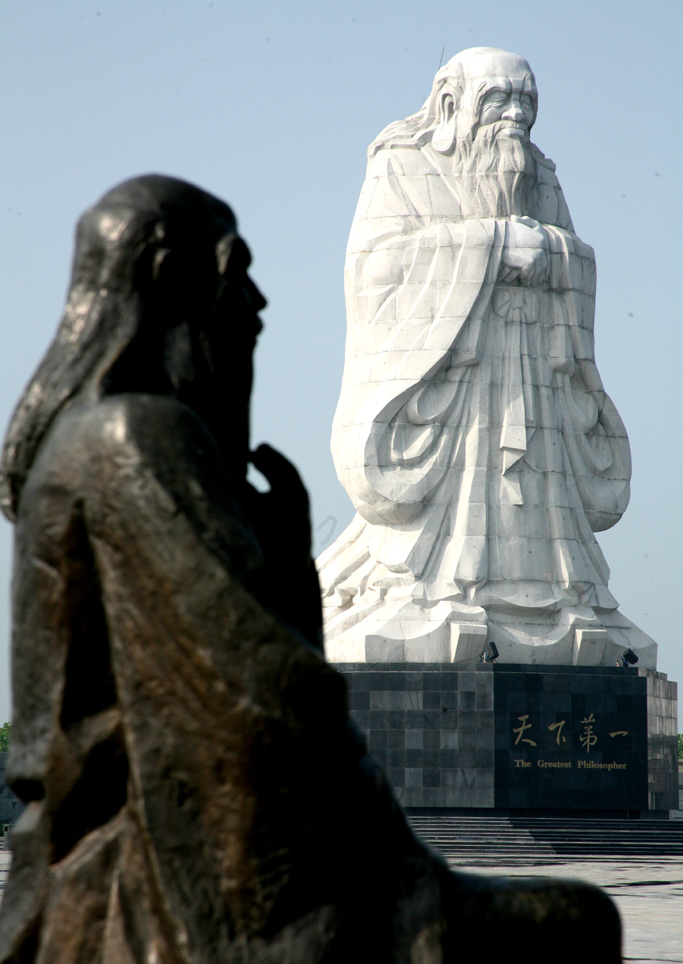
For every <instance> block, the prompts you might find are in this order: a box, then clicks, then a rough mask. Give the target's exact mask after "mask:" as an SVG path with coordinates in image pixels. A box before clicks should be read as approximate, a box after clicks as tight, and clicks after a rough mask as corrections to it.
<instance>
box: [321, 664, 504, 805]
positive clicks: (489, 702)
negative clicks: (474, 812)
mask: <svg viewBox="0 0 683 964" xmlns="http://www.w3.org/2000/svg"><path fill="white" fill-rule="evenodd" d="M485 668H486V667H485ZM339 669H341V670H342V671H343V672H344V675H345V676H346V679H347V681H348V684H349V696H350V704H351V712H352V715H353V718H354V719H355V721H356V723H357V724H358V726H359V727H360V728H361V729H362V730H363V732H364V733H365V735H366V737H367V740H368V745H369V747H370V752H371V753H372V755H373V757H374V758H375V759H376V760H377V762H378V763H379V764H380V765H381V766H382V767H383V768H384V770H385V772H386V774H387V777H388V779H389V782H390V783H391V785H392V787H393V789H394V792H395V794H396V796H397V797H398V800H399V802H400V803H402V804H403V805H404V806H406V807H492V806H493V764H494V753H493V676H492V674H491V673H490V672H489V673H487V672H483V673H476V672H464V671H460V672H454V671H453V668H452V667H449V666H446V667H442V666H441V664H415V663H413V664H411V665H410V668H409V669H407V668H406V667H405V665H403V664H397V665H396V666H395V665H394V664H384V665H383V666H382V669H381V670H380V669H377V668H376V667H375V668H370V667H368V665H367V664H354V665H351V666H349V665H343V666H340V667H339Z"/></svg>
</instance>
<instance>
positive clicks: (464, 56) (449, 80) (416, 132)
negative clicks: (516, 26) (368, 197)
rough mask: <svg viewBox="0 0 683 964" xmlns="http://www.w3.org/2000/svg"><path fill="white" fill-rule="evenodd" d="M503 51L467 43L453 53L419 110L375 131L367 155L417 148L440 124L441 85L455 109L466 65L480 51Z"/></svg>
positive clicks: (462, 89) (460, 94)
mask: <svg viewBox="0 0 683 964" xmlns="http://www.w3.org/2000/svg"><path fill="white" fill-rule="evenodd" d="M489 53H504V51H501V50H499V49H498V48H497V47H469V48H468V49H467V50H461V51H460V53H459V54H456V55H455V57H451V59H450V60H449V61H448V63H447V64H445V65H444V66H443V67H441V69H440V70H439V71H438V72H437V74H436V77H435V78H434V83H433V84H432V90H431V93H430V94H429V97H428V98H427V100H426V101H425V102H424V104H423V105H422V107H421V108H420V110H419V111H417V113H415V114H411V115H410V117H406V118H405V120H397V121H393V123H391V124H389V125H388V126H387V127H385V128H384V130H383V131H381V133H380V134H378V135H377V137H376V138H375V140H374V141H373V142H372V144H371V145H370V147H369V148H368V158H371V157H374V155H375V154H376V153H377V152H378V151H381V150H384V149H385V148H391V147H414V148H419V147H421V146H422V145H423V144H425V143H426V142H427V141H429V140H430V139H431V138H432V136H433V134H434V131H435V130H436V128H437V127H438V125H439V122H440V119H441V118H440V117H439V100H440V96H441V92H442V91H443V88H444V87H446V86H448V87H449V89H450V92H451V93H452V94H453V96H454V98H455V109H456V110H458V109H459V107H460V101H461V99H462V95H463V92H464V90H465V78H466V76H467V71H468V68H469V65H470V64H471V63H472V61H473V60H474V59H475V58H476V57H478V56H480V55H481V54H489Z"/></svg>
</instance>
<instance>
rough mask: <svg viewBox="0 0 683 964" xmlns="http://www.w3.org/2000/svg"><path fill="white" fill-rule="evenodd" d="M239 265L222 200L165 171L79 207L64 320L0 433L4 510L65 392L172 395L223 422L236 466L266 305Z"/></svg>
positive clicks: (244, 253) (242, 457)
mask: <svg viewBox="0 0 683 964" xmlns="http://www.w3.org/2000/svg"><path fill="white" fill-rule="evenodd" d="M249 262H250V255H249V251H248V248H247V246H246V244H245V243H244V241H243V240H242V239H241V238H240V237H239V235H238V233H237V222H236V220H235V216H234V214H233V212H232V211H231V209H230V208H229V207H228V206H227V204H224V203H223V202H222V201H219V200H218V199H217V198H215V197H213V196H212V195H210V194H207V193H206V192H205V191H202V190H200V189H199V188H197V187H195V186H193V185H191V184H187V183H185V182H184V181H179V180H177V179H175V178H170V177H163V176H160V175H148V176H145V177H138V178H134V179H132V180H130V181H126V182H124V183H123V184H121V185H119V186H118V187H115V188H114V189H113V190H111V191H109V192H108V193H107V194H105V195H104V197H103V198H102V199H101V200H100V201H99V202H98V203H97V204H96V205H95V206H94V207H92V208H90V209H89V210H88V211H86V212H85V214H84V215H83V217H82V218H81V220H80V221H79V223H78V228H77V231H76V251H75V255H74V263H73V275H72V281H71V287H70V290H69V297H68V302H67V306H66V310H65V312H64V317H63V319H62V322H61V324H60V326H59V328H58V330H57V334H56V336H55V339H54V341H53V342H52V344H51V345H50V347H49V349H48V351H47V353H46V355H45V357H44V358H43V360H42V362H41V364H40V365H39V367H38V370H37V371H36V373H35V375H34V376H33V379H32V380H31V382H30V383H29V386H28V388H27V389H26V391H25V392H24V395H23V396H22V398H21V400H20V402H19V404H18V406H17V408H16V410H15V413H14V417H13V419H12V422H11V424H10V428H9V431H8V434H7V438H6V440H5V449H4V454H3V461H2V468H1V470H0V499H1V500H2V505H3V508H4V510H5V512H6V514H8V515H10V517H11V516H12V514H13V512H14V510H15V508H16V501H17V498H18V493H19V490H20V488H21V485H22V484H23V480H24V478H25V476H26V474H27V472H28V470H29V469H30V466H31V464H32V462H33V458H34V457H35V454H36V452H37V448H38V446H39V444H40V441H41V440H42V438H43V437H44V435H45V432H46V431H47V429H48V428H49V426H50V425H51V424H52V422H53V421H54V418H55V417H56V415H57V414H58V412H59V411H60V410H61V409H62V408H63V407H64V406H65V405H67V404H68V403H70V402H71V401H72V400H73V399H74V398H76V397H85V398H89V399H91V400H92V401H96V400H97V399H98V398H101V397H103V396H105V395H111V394H117V393H121V392H144V393H150V394H167V395H173V396H175V397H176V398H178V399H179V400H181V401H183V402H185V403H186V404H188V405H189V406H190V407H192V408H194V409H195V410H196V411H198V413H199V414H200V415H201V416H202V418H203V419H204V420H205V421H206V422H207V424H209V425H210V427H211V428H212V431H214V434H216V435H217V436H220V434H221V431H225V432H226V434H227V431H228V428H227V426H228V425H229V426H230V432H231V448H232V451H233V453H234V454H235V459H236V464H237V465H238V466H239V468H238V471H240V472H241V471H242V469H244V471H245V472H246V462H247V457H248V418H249V397H250V393H251V383H252V352H253V349H254V345H255V343H256V337H257V335H258V332H259V331H260V329H261V322H260V320H259V317H258V311H259V310H260V309H261V308H263V307H264V305H265V301H264V299H263V297H262V296H261V294H260V292H259V291H258V289H257V288H256V286H255V285H254V284H253V282H252V281H251V279H250V278H249V275H248V273H247V269H248V267H249ZM212 423H214V424H212ZM221 426H225V428H224V429H222V428H221ZM217 441H219V443H220V442H221V441H222V440H221V439H220V438H217Z"/></svg>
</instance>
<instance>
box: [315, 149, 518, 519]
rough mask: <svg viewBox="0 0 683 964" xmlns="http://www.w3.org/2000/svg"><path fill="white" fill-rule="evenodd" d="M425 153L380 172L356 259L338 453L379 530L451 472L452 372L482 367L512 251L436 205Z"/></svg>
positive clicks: (359, 216)
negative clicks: (424, 169) (447, 452)
mask: <svg viewBox="0 0 683 964" xmlns="http://www.w3.org/2000/svg"><path fill="white" fill-rule="evenodd" d="M384 153H386V152H384ZM389 153H391V152H389ZM416 153H417V152H412V153H411V154H410V155H409V156H408V159H407V160H406V159H405V158H404V159H401V158H400V157H397V158H392V157H389V158H388V159H387V158H386V157H385V156H383V153H382V152H380V154H378V155H376V157H375V158H373V160H372V161H371V162H370V167H369V171H368V177H367V178H366V181H365V184H364V187H363V190H362V192H361V197H360V200H359V204H358V209H357V212H356V217H355V220H354V224H353V227H352V229H351V236H350V239H349V246H348V250H347V258H346V269H345V286H346V299H347V314H348V334H347V344H346V361H345V368H344V380H343V383H342V390H341V395H340V400H339V405H338V408H337V413H336V416H335V423H334V428H333V441H332V452H333V456H334V459H335V465H336V468H337V472H338V475H339V477H340V479H341V481H342V484H343V485H344V486H345V488H346V490H347V492H348V493H349V495H350V497H351V499H352V501H353V503H354V505H355V506H356V509H357V510H358V512H359V513H360V514H361V515H362V516H363V517H364V518H366V519H367V520H368V521H371V522H391V521H394V522H405V521H409V520H410V519H411V518H413V517H414V516H415V515H416V514H417V513H418V512H419V511H420V505H421V504H422V503H423V501H424V499H425V498H427V497H428V495H429V493H430V492H431V491H433V489H434V488H435V487H436V486H437V485H438V484H439V482H440V480H441V478H442V476H443V473H444V472H445V470H446V467H445V465H444V464H442V462H443V460H441V459H440V458H439V453H440V446H441V444H442V443H443V442H444V440H445V433H444V426H445V424H446V419H447V417H448V411H449V408H450V407H451V404H452V401H453V395H454V392H455V390H456V389H455V384H456V381H457V379H456V380H451V381H449V380H448V375H447V373H448V372H449V371H457V370H458V369H461V368H463V367H466V366H469V365H473V364H477V362H478V360H479V357H480V351H481V341H482V334H483V319H484V315H485V312H486V308H487V306H488V303H489V301H490V298H491V292H492V288H493V285H494V284H495V279H496V276H497V273H498V266H499V262H500V255H501V251H502V245H503V242H504V231H503V230H502V229H501V226H500V223H498V222H496V221H494V220H476V219H470V220H468V221H463V220H462V217H461V215H460V210H459V206H458V204H457V199H456V198H455V196H451V197H450V198H448V197H446V198H444V197H441V196H439V197H438V198H436V197H435V194H436V192H437V191H439V190H441V191H442V190H443V189H444V185H443V183H441V182H442V181H443V178H440V177H437V176H435V175H430V174H429V173H419V172H417V173H416V171H417V168H416V167H415V165H416V164H417V160H416V158H415V157H413V156H412V155H413V154H416ZM409 164H412V165H413V166H412V167H410V166H409ZM434 204H438V210H439V212H441V214H440V216H433V214H432V207H433V205H434ZM399 426H400V428H398V430H397V427H399Z"/></svg>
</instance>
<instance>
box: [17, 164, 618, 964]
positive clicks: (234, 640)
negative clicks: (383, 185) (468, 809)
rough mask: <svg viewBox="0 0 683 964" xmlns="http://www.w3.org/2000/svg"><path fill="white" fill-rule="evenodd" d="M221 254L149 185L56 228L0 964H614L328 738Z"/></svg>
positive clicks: (557, 903) (560, 901)
mask: <svg viewBox="0 0 683 964" xmlns="http://www.w3.org/2000/svg"><path fill="white" fill-rule="evenodd" d="M248 265H249V253H248V250H247V248H246V245H245V244H244V242H243V241H242V240H241V238H240V237H239V235H238V234H237V227H236V222H235V219H234V216H233V214H232V212H231V211H230V209H229V208H228V207H227V206H226V205H224V204H223V203H222V202H220V201H218V200H216V199H215V198H213V197H211V196H210V195H208V194H206V193H204V192H203V191H200V190H199V189H197V188H195V187H193V186H191V185H188V184H185V183H183V182H180V181H177V180H173V179H171V178H166V177H159V176H150V177H143V178H137V179H135V180H132V181H129V182H127V183H125V184H123V185H121V186H119V187H117V188H115V189H114V190H112V191H111V192H109V193H108V194H107V195H105V197H104V198H103V199H102V200H101V201H100V202H99V203H98V204H97V205H96V206H95V207H94V208H92V209H91V210H90V211H88V212H86V214H85V215H84V217H83V218H82V219H81V222H80V224H79V228H78V234H77V244H76V256H75V262H74V273H73V282H72V286H71V291H70V295H69V301H68V304H67V308H66V311H65V315H64V318H63V321H62V323H61V326H60V328H59V330H58V332H57V336H56V338H55V340H54V342H53V343H52V345H51V347H50V348H49V350H48V352H47V354H46V356H45V358H44V359H43V361H42V362H41V364H40V366H39V368H38V371H37V373H36V375H35V376H34V378H33V380H32V382H31V383H30V385H29V387H28V389H27V390H26V392H25V394H24V395H23V397H22V399H21V400H20V402H19V405H18V407H17V410H16V412H15V415H14V418H13V421H12V423H11V425H10V429H9V432H8V435H7V439H6V443H5V450H4V457H3V463H2V488H3V492H2V495H3V499H4V509H5V512H6V514H7V515H9V516H10V518H12V519H13V520H15V521H16V556H15V574H14V584H13V607H14V610H13V620H14V627H13V644H12V646H13V650H12V653H13V656H12V658H13V688H14V721H13V742H12V749H11V759H10V766H9V781H10V783H11V785H12V787H13V789H14V790H15V792H16V793H17V794H18V795H19V796H20V797H21V799H22V800H24V801H25V802H26V804H27V806H26V811H25V813H24V815H23V816H22V818H21V820H20V822H19V824H18V826H17V828H16V830H15V831H14V834H13V838H12V839H13V849H14V858H13V865H12V871H11V875H10V878H9V882H8V885H7V889H6V892H5V898H4V901H3V905H2V909H1V912H0V961H2V962H15V964H19V962H22V964H23V962H37V964H38V962H39V964H214V962H215V964H219V962H231V964H232V962H238V964H242V962H259V964H261V962H263V964H265V962H273V964H275V962H278V964H281V962H292V964H294V962H296V964H299V962H300V964H308V962H316V961H325V962H339V964H342V962H344V964H348V962H351V961H353V962H366V961H367V962H383V961H386V962H389V961H391V962H406V964H408V962H411V964H417V962H424V964H432V962H434V964H436V962H438V961H455V960H456V959H459V958H460V957H462V953H461V949H462V948H463V947H464V946H465V939H466V943H467V946H468V947H470V948H472V949H473V950H470V951H468V952H466V953H465V959H469V958H470V957H471V956H473V953H476V956H477V958H478V960H481V961H489V960H505V961H525V962H536V961H556V962H562V961H567V962H569V961H572V962H574V964H575V962H576V961H577V960H579V959H581V960H583V961H585V962H588V961H600V962H601V964H610V962H616V961H618V960H620V955H619V922H618V916H617V912H616V910H615V908H614V906H613V905H612V903H611V902H610V901H609V900H608V898H607V897H606V896H604V895H603V894H601V892H599V891H597V890H595V889H593V888H589V887H586V886H583V885H580V884H561V883H557V884H551V885H547V884H546V885H543V886H541V885H537V884H521V885H520V884H519V883H508V882H506V881H505V880H504V879H502V880H498V881H494V880H490V879H485V878H470V877H466V876H461V875H456V874H452V873H450V872H449V871H448V869H447V867H446V866H445V864H444V863H443V862H442V861H441V860H439V859H438V858H437V857H435V856H434V855H433V854H431V853H430V852H429V851H428V850H427V849H426V848H425V847H424V846H423V845H422V844H421V843H420V842H419V841H417V840H416V839H415V837H414V836H413V835H412V833H411V832H410V830H409V829H408V827H407V825H406V822H405V820H404V818H403V815H402V813H401V811H400V809H399V807H398V806H397V805H396V803H395V802H394V800H393V798H392V796H391V793H390V791H389V790H388V788H387V785H386V782H385V780H384V777H383V775H382V773H381V772H380V771H379V770H378V768H377V767H376V766H375V765H374V764H373V762H372V760H371V759H370V758H369V757H368V755H367V751H366V748H365V746H364V743H363V741H362V739H361V737H360V736H359V734H358V733H357V731H356V730H355V729H354V728H353V726H352V725H351V724H350V722H349V718H348V713H347V707H346V690H345V684H344V681H343V679H342V677H341V676H340V675H339V674H338V673H337V672H335V671H334V670H333V669H332V668H331V667H330V666H329V665H328V664H327V663H326V662H325V660H324V658H323V655H322V648H321V630H320V626H321V621H320V604H319V590H318V586H317V577H316V574H315V569H314V566H313V564H312V562H311V558H310V525H309V518H308V498H307V494H306V491H305V489H304V487H303V485H302V483H301V481H300V479H299V476H298V474H297V472H296V470H295V469H294V468H293V466H291V465H290V463H289V462H287V460H286V459H285V458H284V457H283V456H281V455H279V454H278V453H277V452H275V451H274V450H273V449H271V448H269V447H268V446H261V447H260V448H258V449H257V451H256V452H253V453H250V450H249V396H250V391H251V382H252V368H251V365H252V362H251V358H252V351H253V348H254V345H255V341H256V336H257V334H258V331H259V330H260V322H259V319H258V311H259V309H260V308H262V307H263V305H264V301H263V299H262V297H261V295H260V293H259V292H258V290H257V289H256V287H255V286H254V284H253V282H252V281H251V280H250V278H249V275H248V273H247V268H248ZM249 461H252V462H253V463H254V464H255V465H256V466H257V467H258V468H259V470H261V471H262V472H263V473H264V474H265V476H266V477H267V478H268V480H269V482H270V484H271V491H270V492H269V493H266V494H259V493H258V492H257V491H255V489H253V488H252V487H251V486H250V485H249V483H248V482H247V479H246V471H247V464H248V462H249Z"/></svg>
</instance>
